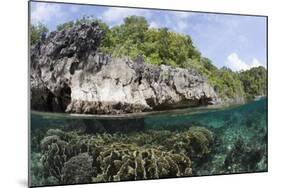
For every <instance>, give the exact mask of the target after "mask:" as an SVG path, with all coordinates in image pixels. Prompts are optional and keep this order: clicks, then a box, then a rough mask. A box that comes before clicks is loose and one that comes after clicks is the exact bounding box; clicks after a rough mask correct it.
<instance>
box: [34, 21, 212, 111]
mask: <svg viewBox="0 0 281 188" xmlns="http://www.w3.org/2000/svg"><path fill="white" fill-rule="evenodd" d="M102 38H103V31H102V29H100V28H99V26H98V24H96V23H92V24H81V25H77V26H73V27H71V28H67V29H63V30H61V31H54V32H52V33H50V34H49V36H48V37H47V38H46V39H45V40H44V41H42V40H41V41H40V42H38V43H37V44H36V45H34V46H32V47H31V108H32V109H34V110H42V111H54V112H69V113H87V114H119V113H132V112H143V111H151V110H165V109H172V108H183V107H190V106H200V105H207V104H213V103H215V102H216V101H217V95H216V93H215V91H214V89H213V88H212V87H211V86H210V85H209V84H208V82H207V80H206V79H205V78H203V77H202V76H201V75H200V74H198V73H197V72H195V71H194V70H187V69H181V68H172V67H169V66H165V65H161V66H154V65H151V64H146V63H144V62H143V61H141V60H139V61H137V62H133V61H132V60H130V59H128V58H120V59H114V58H111V57H110V56H108V55H105V54H101V53H98V51H97V48H98V46H99V44H100V41H101V40H102Z"/></svg>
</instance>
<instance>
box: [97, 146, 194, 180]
mask: <svg viewBox="0 0 281 188" xmlns="http://www.w3.org/2000/svg"><path fill="white" fill-rule="evenodd" d="M97 162H98V163H99V164H100V166H101V170H102V173H101V174H100V175H99V176H98V177H97V178H94V181H122V180H138V179H154V178H164V177H178V176H188V175H191V174H192V169H191V161H190V159H189V158H188V157H187V156H184V155H182V154H173V153H171V152H165V151H161V150H158V149H154V148H150V149H146V148H142V147H139V146H136V145H133V144H112V145H110V146H109V148H107V149H105V150H104V151H102V152H101V153H100V155H99V157H98V158H97Z"/></svg>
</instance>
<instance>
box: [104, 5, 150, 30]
mask: <svg viewBox="0 0 281 188" xmlns="http://www.w3.org/2000/svg"><path fill="white" fill-rule="evenodd" d="M132 15H135V16H144V17H146V18H148V17H150V13H149V11H148V10H144V9H132V8H117V7H112V8H108V9H107V10H106V11H105V12H104V13H103V14H102V15H101V17H100V18H101V19H102V20H103V21H105V22H107V23H109V24H110V25H111V26H112V25H119V24H121V23H122V22H123V19H124V18H125V17H128V16H132Z"/></svg>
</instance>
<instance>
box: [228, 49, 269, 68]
mask: <svg viewBox="0 0 281 188" xmlns="http://www.w3.org/2000/svg"><path fill="white" fill-rule="evenodd" d="M225 65H226V66H227V67H229V68H231V69H232V70H233V71H241V70H249V69H251V68H253V67H259V66H264V65H263V64H262V63H260V62H259V60H257V59H256V58H253V60H252V62H250V63H246V62H245V61H243V60H241V59H240V58H239V56H238V55H237V53H231V54H230V55H229V56H228V57H227V60H226V63H225Z"/></svg>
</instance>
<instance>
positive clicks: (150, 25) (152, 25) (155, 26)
mask: <svg viewBox="0 0 281 188" xmlns="http://www.w3.org/2000/svg"><path fill="white" fill-rule="evenodd" d="M160 27H161V25H160V24H159V23H157V22H155V21H152V22H150V23H149V28H160Z"/></svg>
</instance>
